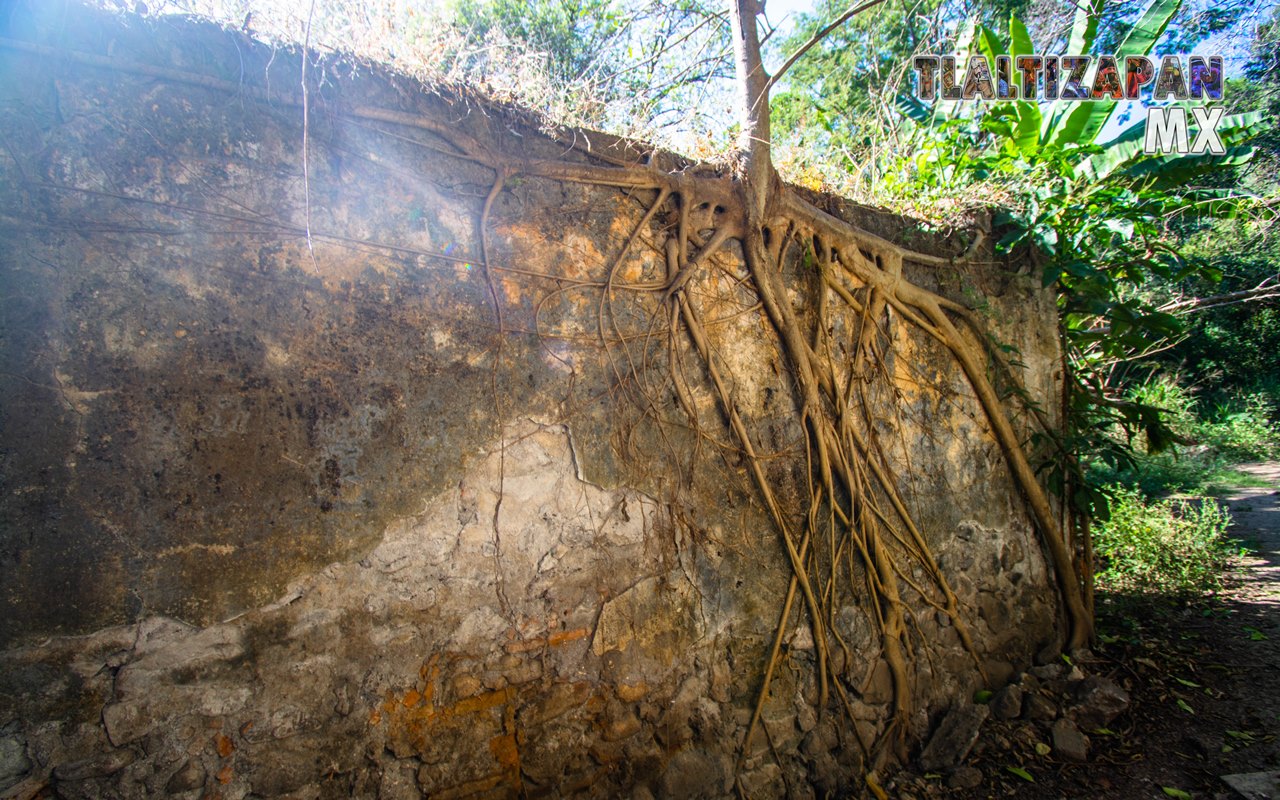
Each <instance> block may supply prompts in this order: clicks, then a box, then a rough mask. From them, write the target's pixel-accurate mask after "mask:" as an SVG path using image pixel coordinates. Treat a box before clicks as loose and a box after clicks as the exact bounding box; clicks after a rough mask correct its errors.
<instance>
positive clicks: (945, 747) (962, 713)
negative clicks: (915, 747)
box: [920, 704, 991, 772]
mask: <svg viewBox="0 0 1280 800" xmlns="http://www.w3.org/2000/svg"><path fill="white" fill-rule="evenodd" d="M990 714H991V709H989V708H987V707H986V706H984V705H973V704H968V705H963V706H959V707H958V708H955V709H953V710H952V711H951V713H949V714H947V716H946V718H945V719H943V720H942V724H941V725H939V726H938V730H937V731H936V732H935V733H934V734H933V738H932V739H930V740H929V744H928V746H927V747H925V749H924V752H923V753H921V754H920V766H921V767H922V768H923V769H924V770H925V771H927V772H935V771H938V770H943V769H947V768H949V767H953V766H955V765H956V764H958V763H960V761H962V760H963V759H964V757H965V756H967V755H969V750H970V749H971V748H972V747H973V743H974V742H975V741H977V739H978V729H979V728H981V727H982V723H983V722H984V721H985V720H986V719H987V717H988V716H989V715H990Z"/></svg>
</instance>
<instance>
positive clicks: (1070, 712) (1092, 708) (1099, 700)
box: [1067, 677, 1129, 731]
mask: <svg viewBox="0 0 1280 800" xmlns="http://www.w3.org/2000/svg"><path fill="white" fill-rule="evenodd" d="M1072 694H1073V695H1074V700H1073V702H1072V703H1071V705H1070V706H1068V707H1067V716H1069V717H1071V718H1072V719H1073V720H1075V721H1076V724H1077V725H1079V726H1080V727H1081V728H1084V729H1085V730H1090V731H1091V730H1096V729H1098V728H1102V727H1105V726H1106V725H1107V724H1108V723H1109V722H1111V720H1113V719H1115V718H1116V717H1117V716H1119V715H1120V714H1121V713H1122V712H1124V711H1125V709H1127V708H1128V707H1129V693H1128V692H1126V691H1125V690H1124V689H1122V688H1120V687H1119V686H1118V685H1117V684H1116V683H1115V681H1112V680H1109V679H1107V678H1101V677H1092V678H1085V679H1084V680H1083V681H1080V683H1079V684H1077V685H1076V686H1075V688H1074V690H1073V692H1072Z"/></svg>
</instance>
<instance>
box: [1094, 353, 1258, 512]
mask: <svg viewBox="0 0 1280 800" xmlns="http://www.w3.org/2000/svg"><path fill="white" fill-rule="evenodd" d="M1126 400H1127V401H1128V402H1130V403H1132V404H1134V405H1136V406H1142V407H1145V408H1149V409H1152V410H1153V411H1154V412H1156V413H1158V414H1159V415H1160V420H1161V425H1160V426H1159V427H1158V428H1156V430H1160V431H1162V432H1165V433H1166V434H1167V436H1168V437H1169V439H1168V440H1167V441H1164V442H1162V443H1161V445H1162V446H1156V447H1153V446H1152V443H1151V441H1150V440H1149V438H1148V436H1147V434H1146V433H1145V432H1143V433H1139V434H1137V435H1136V436H1134V437H1132V438H1131V439H1130V438H1127V437H1126V432H1125V431H1124V429H1123V428H1122V427H1121V426H1113V427H1112V428H1110V429H1108V430H1106V431H1104V432H1103V436H1104V437H1107V438H1110V439H1111V440H1112V441H1113V442H1115V445H1114V446H1115V447H1116V449H1118V450H1120V451H1122V452H1125V453H1126V457H1125V458H1123V459H1111V460H1109V461H1108V460H1106V459H1103V458H1102V457H1101V456H1100V455H1099V454H1098V452H1100V451H1095V452H1094V453H1091V454H1089V455H1088V456H1087V457H1086V458H1085V462H1086V465H1087V467H1088V481H1087V482H1088V483H1089V484H1092V485H1095V486H1122V487H1125V488H1128V489H1134V490H1138V491H1140V492H1141V493H1142V494H1143V495H1145V496H1148V497H1153V496H1156V495H1160V494H1165V493H1169V492H1184V493H1203V494H1220V493H1222V492H1224V491H1226V490H1227V489H1229V488H1231V487H1233V486H1239V485H1242V484H1250V483H1254V482H1256V481H1255V480H1252V479H1251V477H1250V476H1248V475H1247V474H1245V473H1241V472H1237V471H1235V470H1233V469H1231V466H1232V465H1233V464H1237V463H1239V462H1241V461H1250V460H1259V459H1266V458H1273V457H1276V456H1277V455H1280V427H1277V426H1276V425H1275V424H1274V423H1272V422H1271V420H1270V418H1269V415H1270V413H1271V411H1272V407H1271V406H1270V404H1269V402H1268V401H1267V399H1266V398H1265V397H1264V396H1262V395H1256V394H1255V395H1236V396H1234V397H1230V398H1228V399H1226V400H1220V401H1217V402H1214V403H1212V404H1206V403H1204V402H1203V401H1202V400H1200V399H1199V398H1197V397H1196V396H1195V395H1194V394H1193V393H1192V392H1191V390H1190V389H1188V388H1187V386H1186V385H1185V384H1184V383H1181V382H1179V380H1178V379H1176V378H1172V377H1167V376H1166V377H1157V378H1153V379H1150V380H1148V381H1147V382H1145V383H1142V384H1138V385H1137V386H1135V387H1133V388H1132V389H1130V390H1129V392H1128V395H1127V397H1126Z"/></svg>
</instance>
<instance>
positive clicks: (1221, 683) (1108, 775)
mask: <svg viewBox="0 0 1280 800" xmlns="http://www.w3.org/2000/svg"><path fill="white" fill-rule="evenodd" d="M1244 469H1245V470H1246V471H1248V472H1250V473H1252V474H1254V475H1256V476H1258V477H1260V478H1262V479H1264V480H1266V481H1267V482H1268V483H1269V484H1270V485H1269V486H1268V487H1267V488H1248V489H1240V490H1238V491H1236V492H1234V493H1232V494H1230V495H1228V496H1227V497H1226V498H1224V499H1225V501H1226V502H1227V504H1228V506H1229V508H1230V509H1231V513H1232V516H1233V518H1234V521H1235V523H1234V526H1233V529H1232V533H1233V534H1234V535H1235V536H1236V537H1237V538H1238V539H1240V540H1241V542H1242V543H1243V545H1244V546H1245V547H1246V548H1247V554H1246V555H1244V556H1242V557H1241V558H1240V559H1239V562H1238V572H1237V574H1236V575H1235V576H1233V580H1232V582H1231V584H1230V585H1229V587H1228V588H1227V590H1225V591H1224V592H1222V593H1221V594H1219V595H1218V596H1216V597H1213V598H1210V599H1207V600H1202V601H1197V602H1192V603H1185V602H1184V603H1175V602H1173V601H1169V600H1158V599H1150V598H1134V597H1119V596H1104V597H1100V598H1099V607H1098V629H1099V634H1100V637H1101V639H1102V641H1101V643H1100V645H1099V647H1098V648H1097V649H1096V651H1095V652H1094V653H1093V654H1092V655H1091V656H1090V657H1089V658H1088V659H1082V660H1080V661H1079V662H1078V663H1066V662H1065V661H1064V663H1061V664H1051V665H1047V666H1040V667H1035V668H1033V669H1031V670H1029V671H1028V672H1027V673H1025V674H1023V675H1021V676H1018V677H1016V678H1015V681H1014V682H1013V683H1012V684H1010V685H1009V686H1007V687H1005V688H1004V689H1001V690H1000V691H999V692H996V693H995V694H994V695H992V696H991V697H989V698H986V697H980V698H978V699H979V700H980V701H981V700H985V701H986V702H985V703H979V704H975V705H973V706H968V707H965V708H963V709H958V710H957V711H955V712H953V713H952V715H951V717H950V718H948V719H947V720H946V721H944V723H943V725H942V726H941V728H940V729H939V731H938V733H937V734H935V737H934V740H932V741H931V742H930V743H929V746H928V747H927V748H926V749H925V751H924V753H923V754H922V756H921V759H920V762H921V763H920V765H919V767H920V769H921V770H922V771H920V772H914V773H906V774H900V775H899V776H897V778H896V780H895V781H894V784H893V786H892V787H891V789H892V792H891V794H893V796H896V797H902V798H907V797H913V798H922V797H955V798H965V799H966V800H968V799H969V798H975V799H976V798H996V797H1000V798H1027V800H1031V798H1036V800H1039V798H1084V797H1088V798H1114V799H1115V800H1131V799H1133V798H1170V797H1172V798H1175V800H1178V799H1182V800H1185V799H1186V798H1206V799H1207V798H1213V799H1214V800H1229V799H1230V800H1238V798H1242V797H1243V798H1246V800H1263V798H1280V740H1278V736H1280V464H1278V463H1274V462H1272V463H1265V464H1254V465H1248V466H1246V467H1245V468H1244Z"/></svg>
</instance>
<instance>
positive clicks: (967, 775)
mask: <svg viewBox="0 0 1280 800" xmlns="http://www.w3.org/2000/svg"><path fill="white" fill-rule="evenodd" d="M981 784H982V770H980V769H978V768H976V767H959V768H957V769H956V771H955V772H952V773H951V776H950V777H949V778H947V788H949V789H976V788H977V787H978V786H980V785H981Z"/></svg>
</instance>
